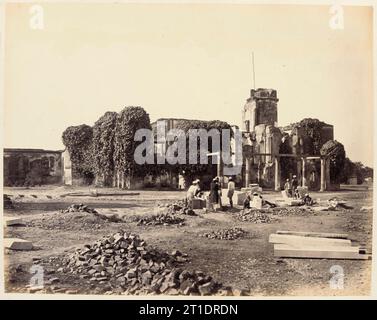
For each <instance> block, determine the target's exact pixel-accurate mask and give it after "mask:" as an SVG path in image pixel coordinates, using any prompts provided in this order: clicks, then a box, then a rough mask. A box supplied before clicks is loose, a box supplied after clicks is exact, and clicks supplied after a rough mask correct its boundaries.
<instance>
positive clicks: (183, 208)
mask: <svg viewBox="0 0 377 320" xmlns="http://www.w3.org/2000/svg"><path fill="white" fill-rule="evenodd" d="M159 207H165V208H166V213H169V214H183V215H188V216H196V215H197V214H196V213H195V211H194V210H192V209H190V208H189V207H187V205H186V202H185V201H184V200H178V201H175V202H173V203H169V204H166V205H161V204H159Z"/></svg>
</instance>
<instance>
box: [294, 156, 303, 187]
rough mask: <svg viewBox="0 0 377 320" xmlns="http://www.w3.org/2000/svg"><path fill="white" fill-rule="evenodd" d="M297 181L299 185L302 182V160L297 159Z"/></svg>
mask: <svg viewBox="0 0 377 320" xmlns="http://www.w3.org/2000/svg"><path fill="white" fill-rule="evenodd" d="M293 174H294V173H293ZM297 181H298V183H301V181H302V161H301V159H300V158H297Z"/></svg>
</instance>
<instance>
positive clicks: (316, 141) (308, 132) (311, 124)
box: [292, 118, 326, 155]
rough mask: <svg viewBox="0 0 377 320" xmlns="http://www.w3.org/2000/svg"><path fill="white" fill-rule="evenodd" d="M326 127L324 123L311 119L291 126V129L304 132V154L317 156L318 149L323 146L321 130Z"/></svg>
mask: <svg viewBox="0 0 377 320" xmlns="http://www.w3.org/2000/svg"><path fill="white" fill-rule="evenodd" d="M324 126H326V123H324V122H322V121H320V120H318V119H312V118H305V119H303V120H301V121H300V122H297V123H294V124H292V128H293V129H295V128H297V129H302V130H304V135H305V139H304V143H303V147H304V150H303V152H304V154H309V155H319V154H320V149H321V146H322V144H323V141H322V136H321V133H322V131H321V130H322V128H323V127H324Z"/></svg>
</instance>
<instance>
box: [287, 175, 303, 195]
mask: <svg viewBox="0 0 377 320" xmlns="http://www.w3.org/2000/svg"><path fill="white" fill-rule="evenodd" d="M297 188H298V180H297V177H296V176H295V175H293V177H292V180H289V179H287V180H286V181H285V184H284V191H285V193H286V194H287V196H288V197H290V198H295V199H299V198H300V194H299V192H298V189H297Z"/></svg>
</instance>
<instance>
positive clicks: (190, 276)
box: [53, 231, 230, 295]
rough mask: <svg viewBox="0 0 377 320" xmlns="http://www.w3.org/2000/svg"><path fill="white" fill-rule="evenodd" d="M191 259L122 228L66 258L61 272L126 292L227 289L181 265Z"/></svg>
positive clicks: (199, 292) (213, 291)
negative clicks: (161, 249)
mask: <svg viewBox="0 0 377 320" xmlns="http://www.w3.org/2000/svg"><path fill="white" fill-rule="evenodd" d="M187 261H188V259H187V255H186V254H183V253H181V252H180V251H178V250H174V251H173V252H172V253H171V254H169V253H166V252H162V251H160V250H158V249H155V248H151V247H149V246H147V244H146V242H145V241H143V240H142V239H140V238H139V236H138V235H135V234H128V233H124V232H123V231H121V232H118V233H116V234H114V235H112V236H109V237H104V238H102V239H101V240H99V241H96V242H95V243H94V244H91V245H89V244H87V245H85V246H84V248H81V249H78V250H76V252H75V253H73V254H71V255H69V256H67V257H64V258H63V260H62V261H61V264H62V267H61V268H59V269H58V272H62V273H68V274H76V275H78V276H79V277H80V278H82V279H86V281H87V282H88V283H92V284H93V285H94V286H98V287H101V286H103V287H105V288H106V289H107V290H108V291H111V292H115V293H119V291H120V292H121V293H123V294H133V295H135V294H169V295H178V294H181V295H210V294H216V293H217V294H219V293H221V292H223V291H224V290H225V289H226V288H223V287H222V286H221V284H219V283H217V282H216V281H214V280H213V279H212V277H210V276H207V275H205V274H204V273H203V272H200V271H194V272H190V271H187V270H185V269H182V268H180V267H179V266H180V265H181V264H182V263H185V262H187ZM53 263H54V264H55V265H56V261H54V262H53ZM220 289H222V291H221V292H219V290H220ZM228 290H230V288H229V289H228ZM111 292H110V293H111Z"/></svg>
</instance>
